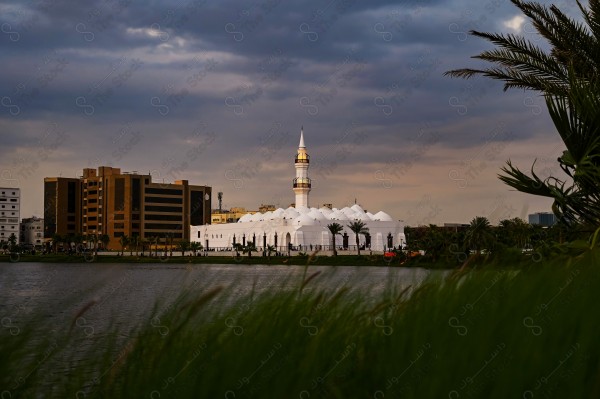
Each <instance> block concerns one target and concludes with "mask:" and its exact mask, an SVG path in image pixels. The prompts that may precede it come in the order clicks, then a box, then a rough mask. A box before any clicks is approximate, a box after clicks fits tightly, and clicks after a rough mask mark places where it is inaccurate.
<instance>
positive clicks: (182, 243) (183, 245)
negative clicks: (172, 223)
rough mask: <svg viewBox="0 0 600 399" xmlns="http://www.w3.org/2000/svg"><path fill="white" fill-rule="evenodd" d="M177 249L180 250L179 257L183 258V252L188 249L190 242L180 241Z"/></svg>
mask: <svg viewBox="0 0 600 399" xmlns="http://www.w3.org/2000/svg"><path fill="white" fill-rule="evenodd" d="M179 249H180V250H181V256H185V251H187V250H189V249H190V242H189V241H188V240H181V241H180V242H179Z"/></svg>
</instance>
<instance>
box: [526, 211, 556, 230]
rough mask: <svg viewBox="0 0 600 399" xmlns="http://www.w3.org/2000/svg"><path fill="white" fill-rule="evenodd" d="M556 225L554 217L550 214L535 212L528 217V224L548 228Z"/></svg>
mask: <svg viewBox="0 0 600 399" xmlns="http://www.w3.org/2000/svg"><path fill="white" fill-rule="evenodd" d="M555 223H556V216H554V214H553V213H552V212H537V213H532V214H530V215H529V224H537V225H540V226H545V227H549V226H552V225H554V224H555Z"/></svg>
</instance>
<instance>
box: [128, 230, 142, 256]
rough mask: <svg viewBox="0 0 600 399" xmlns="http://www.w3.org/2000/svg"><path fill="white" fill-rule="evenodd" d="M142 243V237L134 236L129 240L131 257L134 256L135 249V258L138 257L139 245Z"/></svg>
mask: <svg viewBox="0 0 600 399" xmlns="http://www.w3.org/2000/svg"><path fill="white" fill-rule="evenodd" d="M139 243H140V236H138V235H137V234H132V235H131V238H130V239H129V244H130V245H129V256H132V255H133V248H134V247H135V256H138V245H139Z"/></svg>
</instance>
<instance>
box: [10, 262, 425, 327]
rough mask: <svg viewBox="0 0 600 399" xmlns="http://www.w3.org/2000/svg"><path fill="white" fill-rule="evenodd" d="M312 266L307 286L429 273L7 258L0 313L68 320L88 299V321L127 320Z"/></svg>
mask: <svg viewBox="0 0 600 399" xmlns="http://www.w3.org/2000/svg"><path fill="white" fill-rule="evenodd" d="M316 271H320V272H321V273H320V275H319V276H317V277H316V278H314V279H313V280H312V281H311V282H310V283H309V286H310V287H311V288H324V289H338V288H340V287H342V286H348V287H351V288H354V289H358V290H364V291H365V292H370V293H372V292H376V291H379V290H382V289H384V288H385V287H386V286H388V285H390V284H393V285H395V286H396V287H397V288H400V289H402V288H404V287H406V286H408V285H413V286H414V285H415V284H416V283H418V282H420V281H422V280H423V279H424V278H425V277H426V276H427V275H428V274H429V273H430V272H429V271H427V270H425V269H405V268H387V267H366V266H363V267H331V266H310V267H308V268H307V269H306V268H305V267H302V266H266V265H252V266H247V265H187V264H146V265H139V264H90V263H82V264H61V263H10V264H3V265H1V266H0V315H1V316H2V317H11V319H12V321H13V322H16V321H18V320H23V319H24V318H25V317H26V316H27V315H31V314H32V313H35V314H40V315H43V316H44V317H50V318H55V319H56V322H57V323H61V322H67V323H68V322H70V318H72V317H73V315H74V312H76V311H77V309H80V308H82V307H83V306H85V304H87V303H89V302H90V301H92V300H94V301H96V303H95V305H94V306H93V307H92V308H91V309H90V310H89V311H88V312H86V317H87V318H89V319H90V320H96V319H105V318H107V317H114V318H116V319H118V320H128V321H129V322H132V321H135V320H140V317H143V316H145V315H146V316H147V315H148V314H149V312H151V310H152V308H153V306H154V305H155V303H156V301H157V300H160V301H161V303H170V302H171V301H173V300H174V299H175V298H177V296H178V295H179V294H181V293H182V292H185V291H188V290H193V289H195V288H196V289H202V290H204V289H207V288H211V287H215V286H224V287H231V288H232V289H231V290H228V291H227V292H228V295H233V296H234V297H235V296H237V297H241V296H244V295H248V294H250V293H252V292H255V293H260V292H263V291H267V290H279V289H285V288H286V287H287V288H293V287H298V286H299V285H300V284H301V282H302V279H303V276H310V275H311V274H313V273H315V272H316Z"/></svg>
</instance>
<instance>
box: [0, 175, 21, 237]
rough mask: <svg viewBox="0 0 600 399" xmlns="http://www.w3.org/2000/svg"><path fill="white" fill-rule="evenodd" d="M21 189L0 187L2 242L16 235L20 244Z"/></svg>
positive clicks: (0, 235)
mask: <svg viewBox="0 0 600 399" xmlns="http://www.w3.org/2000/svg"><path fill="white" fill-rule="evenodd" d="M20 208H21V189H19V188H13V187H8V188H2V187H0V242H1V241H4V242H8V240H9V238H10V236H11V234H14V235H15V237H16V239H17V244H18V243H19V220H20Z"/></svg>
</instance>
